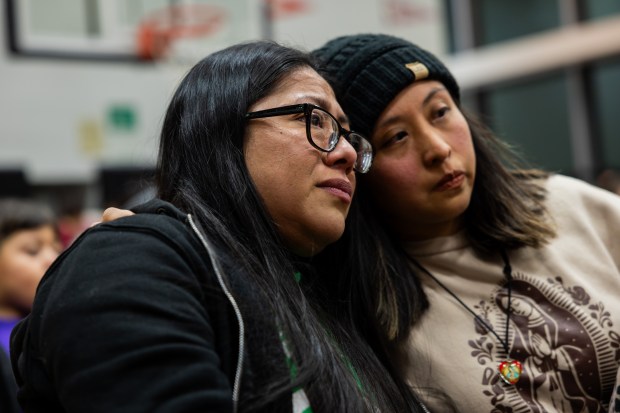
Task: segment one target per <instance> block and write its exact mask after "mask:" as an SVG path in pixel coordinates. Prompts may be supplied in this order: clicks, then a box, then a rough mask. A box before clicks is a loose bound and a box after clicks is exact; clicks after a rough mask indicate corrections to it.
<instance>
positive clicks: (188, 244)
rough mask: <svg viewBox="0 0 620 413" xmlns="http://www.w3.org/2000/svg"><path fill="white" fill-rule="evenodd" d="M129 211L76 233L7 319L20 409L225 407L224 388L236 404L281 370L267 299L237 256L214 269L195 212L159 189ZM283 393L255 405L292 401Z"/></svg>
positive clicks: (283, 373) (177, 412) (281, 407)
mask: <svg viewBox="0 0 620 413" xmlns="http://www.w3.org/2000/svg"><path fill="white" fill-rule="evenodd" d="M135 211H136V212H138V214H136V215H134V216H131V217H127V218H122V219H118V220H116V221H113V222H110V223H106V224H99V225H96V226H95V227H93V228H91V229H89V230H88V231H86V233H85V234H83V235H82V236H81V237H80V238H78V239H77V240H76V241H75V242H74V244H73V245H72V246H71V248H69V249H68V250H67V251H65V252H64V253H63V254H62V255H61V256H60V257H59V258H58V259H57V260H56V261H55V262H54V263H53V264H52V266H51V267H50V269H49V270H48V272H47V273H46V274H45V276H44V278H43V280H42V281H41V284H40V285H39V288H38V290H37V295H36V298H35V302H34V306H33V310H32V312H31V314H30V315H29V316H28V317H27V318H26V319H24V320H23V321H22V322H21V323H20V324H19V325H18V326H17V327H16V328H15V329H14V330H13V334H12V340H11V349H12V350H11V361H12V364H13V370H14V373H15V376H16V379H17V383H18V386H19V391H18V399H19V401H20V404H21V405H22V407H23V408H24V409H25V411H26V412H33V413H34V412H46V413H55V412H88V413H97V412H102V413H103V412H105V413H116V412H131V413H138V412H171V413H172V412H174V413H183V412H233V411H236V410H237V406H236V405H237V403H234V402H233V393H235V394H239V400H240V406H243V404H244V401H247V400H249V399H253V398H255V397H256V396H257V395H258V394H261V392H263V391H264V386H266V385H268V383H270V382H273V380H274V379H277V378H280V379H282V378H283V377H284V378H286V377H287V375H288V369H287V366H286V363H285V356H284V354H283V351H282V345H281V342H280V340H279V338H278V335H277V331H276V330H275V325H274V324H275V323H272V324H269V323H265V322H264V319H265V317H264V314H262V316H261V309H262V308H265V306H264V305H261V300H260V299H259V298H258V296H257V294H256V292H255V291H252V288H251V287H248V285H247V283H245V282H244V280H243V274H242V273H241V272H240V271H239V270H238V269H235V268H234V265H232V266H231V265H226V264H224V265H223V267H222V268H220V271H219V275H218V271H217V270H216V269H214V266H213V262H212V261H211V258H210V253H209V247H208V246H207V245H205V241H206V242H207V243H208V239H206V238H205V237H204V234H203V233H202V232H201V231H200V230H199V229H198V227H197V225H196V224H197V223H196V222H195V221H193V218H191V217H190V216H188V215H186V214H184V213H182V212H181V211H179V210H178V209H176V208H175V207H173V206H172V205H170V204H168V203H165V202H163V201H160V200H153V201H150V202H148V203H147V204H145V205H143V206H141V207H138V208H136V209H135ZM201 238H202V239H201ZM211 252H212V251H211ZM218 277H220V279H218ZM225 290H228V291H229V292H230V293H231V294H230V295H231V297H232V298H231V297H227V295H226V293H225ZM263 304H264V303H263ZM236 305H238V306H239V307H240V308H241V318H242V321H243V323H244V326H246V327H248V326H249V328H247V329H246V330H240V319H239V318H240V317H239V314H237V313H236V312H235V306H236ZM248 308H251V309H253V311H247V309H248ZM244 309H245V310H246V311H244ZM257 325H258V326H260V328H256V326H257ZM258 330H260V331H258ZM240 331H243V332H244V333H245V337H244V342H243V343H242V342H241V340H240V337H241V333H240ZM240 346H242V348H243V349H244V350H243V357H242V359H243V362H242V363H241V365H240V364H239V362H238V361H239V357H238V355H239V348H240ZM235 383H240V386H239V385H235ZM233 388H234V389H233ZM283 399H286V400H278V401H277V402H276V403H274V404H272V405H270V406H267V407H265V409H262V410H264V411H269V412H273V411H291V398H290V396H289V397H286V398H283ZM241 410H242V409H241Z"/></svg>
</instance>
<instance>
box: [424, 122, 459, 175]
mask: <svg viewBox="0 0 620 413" xmlns="http://www.w3.org/2000/svg"><path fill="white" fill-rule="evenodd" d="M424 136H425V139H424V140H423V142H424V143H423V144H424V151H423V161H424V164H425V165H427V166H434V165H438V164H441V163H442V162H443V161H445V160H446V159H448V158H449V157H450V155H451V154H452V148H451V147H450V145H449V144H448V142H446V140H445V139H444V138H443V137H442V136H441V134H440V133H439V132H437V131H435V130H429V131H427V132H426V133H424Z"/></svg>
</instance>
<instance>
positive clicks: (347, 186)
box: [317, 179, 353, 202]
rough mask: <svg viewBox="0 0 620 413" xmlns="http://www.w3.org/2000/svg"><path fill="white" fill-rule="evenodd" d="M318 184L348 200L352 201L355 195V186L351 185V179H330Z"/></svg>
mask: <svg viewBox="0 0 620 413" xmlns="http://www.w3.org/2000/svg"><path fill="white" fill-rule="evenodd" d="M317 186H318V187H319V188H323V189H325V190H327V191H328V192H330V193H332V194H333V195H336V196H337V197H339V198H341V199H342V200H344V201H346V202H351V199H352V197H353V186H351V183H350V182H349V181H347V180H344V179H328V180H327V181H323V182H321V183H320V184H318V185H317Z"/></svg>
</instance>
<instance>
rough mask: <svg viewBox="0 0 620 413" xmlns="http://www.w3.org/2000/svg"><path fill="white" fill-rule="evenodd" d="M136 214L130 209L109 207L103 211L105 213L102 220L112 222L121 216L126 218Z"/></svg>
mask: <svg viewBox="0 0 620 413" xmlns="http://www.w3.org/2000/svg"><path fill="white" fill-rule="evenodd" d="M132 215H134V213H133V212H131V211H130V210H128V209H119V208H113V207H111V208H107V209H106V210H105V211H103V215H102V216H101V222H110V221H114V220H116V219H119V218H125V217H129V216H132Z"/></svg>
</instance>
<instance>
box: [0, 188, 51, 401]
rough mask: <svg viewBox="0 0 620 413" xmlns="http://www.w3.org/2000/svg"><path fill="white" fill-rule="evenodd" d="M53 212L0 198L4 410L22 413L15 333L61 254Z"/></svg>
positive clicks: (0, 382)
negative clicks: (12, 350)
mask: <svg viewBox="0 0 620 413" xmlns="http://www.w3.org/2000/svg"><path fill="white" fill-rule="evenodd" d="M60 249H61V247H60V241H59V238H58V232H57V229H56V222H55V218H54V215H53V213H52V211H51V210H50V209H49V208H47V207H45V206H44V205H41V204H37V203H35V202H31V201H25V200H19V199H0V411H1V412H3V413H4V412H8V413H13V412H19V411H20V410H18V405H17V400H16V397H15V392H16V389H17V388H16V386H15V382H14V379H13V374H12V372H11V368H10V363H9V359H8V353H9V337H10V335H11V330H12V329H13V327H14V326H15V324H17V322H18V321H19V320H21V319H22V318H23V317H24V316H25V315H26V314H28V313H29V312H30V309H31V308H32V302H33V300H34V294H35V291H36V288H37V285H38V284H39V280H41V277H43V274H44V273H45V271H46V270H47V268H48V267H49V266H50V264H51V263H52V262H53V261H54V259H56V257H57V256H58V254H59V253H60Z"/></svg>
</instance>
